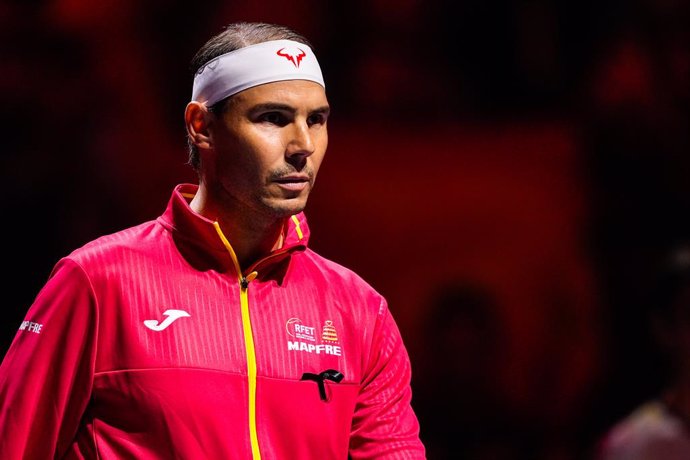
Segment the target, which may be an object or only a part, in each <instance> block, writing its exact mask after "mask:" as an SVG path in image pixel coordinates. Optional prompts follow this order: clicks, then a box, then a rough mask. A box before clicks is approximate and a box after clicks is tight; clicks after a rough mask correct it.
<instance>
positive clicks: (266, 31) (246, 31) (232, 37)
mask: <svg viewBox="0 0 690 460" xmlns="http://www.w3.org/2000/svg"><path fill="white" fill-rule="evenodd" d="M272 40H292V41H295V42H298V43H303V44H305V45H307V46H308V47H310V48H313V47H312V45H311V43H310V42H309V40H307V39H306V38H305V37H304V36H302V35H300V34H298V33H297V32H295V31H293V30H292V29H289V28H288V27H285V26H282V25H277V24H267V23H263V22H236V23H232V24H229V25H228V26H226V27H225V28H224V29H223V31H222V32H221V33H219V34H217V35H215V36H213V37H211V38H210V39H209V40H208V41H207V42H206V43H205V44H204V45H203V46H202V47H201V48H199V50H198V51H197V52H196V54H195V55H194V57H193V58H192V61H191V63H190V65H189V68H190V70H191V73H192V75H191V76H192V79H194V78H195V77H196V75H197V73H198V72H199V70H200V69H201V68H202V67H204V66H205V65H206V64H207V63H208V62H210V61H212V60H213V59H216V58H217V57H218V56H221V55H223V54H226V53H230V52H232V51H235V50H238V49H240V48H244V47H246V46H249V45H256V44H258V43H264V42H267V41H272ZM227 99H228V98H224V99H222V100H220V101H218V102H216V103H214V104H212V105H210V106H209V107H208V109H209V111H210V112H212V113H222V112H223V108H224V106H225V103H226V102H227ZM187 141H188V146H189V164H190V165H191V166H192V168H194V170H195V171H197V172H198V171H199V151H198V149H197V147H196V145H195V144H194V142H192V139H191V138H190V137H188V138H187Z"/></svg>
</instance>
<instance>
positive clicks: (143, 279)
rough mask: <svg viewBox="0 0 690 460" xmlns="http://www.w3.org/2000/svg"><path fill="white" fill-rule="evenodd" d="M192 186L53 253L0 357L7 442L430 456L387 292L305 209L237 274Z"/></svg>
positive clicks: (190, 455) (15, 446) (144, 452)
mask: <svg viewBox="0 0 690 460" xmlns="http://www.w3.org/2000/svg"><path fill="white" fill-rule="evenodd" d="M195 191H196V186H193V185H181V186H178V187H177V188H176V189H175V191H174V193H173V195H172V197H171V199H170V202H169V204H168V208H167V209H166V211H165V213H164V214H163V215H162V216H161V217H159V218H158V219H157V220H155V221H150V222H147V223H144V224H142V225H139V226H136V227H133V228H130V229H127V230H124V231H121V232H118V233H114V234H112V235H107V236H104V237H101V238H99V239H97V240H95V241H93V242H91V243H88V244H86V245H85V246H83V247H82V248H79V249H77V250H75V251H74V252H73V253H72V254H70V255H69V256H68V257H65V258H63V259H62V260H60V261H59V262H58V263H57V265H56V266H55V268H54V270H53V272H52V274H51V276H50V279H49V280H48V282H47V283H46V285H45V286H44V287H43V289H42V290H41V291H40V293H39V294H38V296H37V297H36V300H35V302H34V304H33V305H32V306H31V308H30V309H29V311H28V313H27V316H26V319H25V321H24V322H23V323H22V324H21V326H20V328H19V331H18V333H17V335H16V337H15V339H14V341H13V343H12V345H11V347H10V349H9V351H8V353H7V355H6V356H5V359H4V361H3V362H2V365H1V366H0V458H2V459H19V458H31V459H48V458H54V457H55V458H70V459H71V458H89V459H95V458H101V459H115V458H116V459H121V458H137V459H153V458H159V459H172V458H178V459H192V460H196V459H252V458H253V459H258V458H263V459H300V460H302V459H310V458H314V459H345V458H347V457H348V455H350V456H351V458H353V459H359V458H376V459H387V458H390V459H408V458H415V459H416V458H424V455H425V454H424V447H423V445H422V444H421V442H420V440H419V425H418V422H417V418H416V417H415V414H414V413H413V410H412V408H411V406H410V399H411V390H410V363H409V359H408V355H407V352H406V350H405V347H404V345H403V342H402V340H401V337H400V333H399V331H398V328H397V327H396V324H395V322H394V320H393V318H392V317H391V314H390V312H389V310H388V308H387V305H386V302H385V300H384V299H383V298H382V297H381V295H379V294H378V293H377V292H376V291H375V290H374V289H372V288H371V287H370V286H369V285H368V284H367V283H365V282H364V281H363V280H362V279H361V278H360V277H358V276H357V275H356V274H354V273H353V272H352V271H350V270H348V269H346V268H344V267H342V266H340V265H338V264H336V263H334V262H331V261H328V260H326V259H324V258H323V257H321V256H319V255H317V254H316V253H314V252H313V251H311V250H310V249H308V248H307V246H306V245H307V240H308V238H309V228H308V227H307V223H306V220H305V218H304V215H303V214H299V215H296V216H293V217H292V218H291V219H288V220H287V221H286V225H285V233H284V235H285V240H284V245H283V247H282V248H281V249H280V250H278V251H275V252H274V253H272V254H271V255H269V256H268V257H266V258H264V259H263V260H261V261H259V262H257V263H256V264H255V265H254V266H252V267H249V268H248V269H246V270H244V271H243V272H242V273H240V274H238V272H239V265H238V263H237V259H236V257H235V255H234V252H233V251H232V248H231V247H230V245H229V244H228V243H227V240H226V239H225V236H224V235H223V234H222V232H221V231H220V228H219V227H218V226H217V225H216V224H215V223H214V222H211V221H209V220H207V219H204V218H202V217H200V216H199V215H197V214H195V213H193V212H192V211H191V209H190V208H189V205H188V200H189V199H190V198H191V197H192V196H193V195H194V193H195Z"/></svg>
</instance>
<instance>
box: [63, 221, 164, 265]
mask: <svg viewBox="0 0 690 460" xmlns="http://www.w3.org/2000/svg"><path fill="white" fill-rule="evenodd" d="M163 230H164V229H163V227H162V226H161V225H160V224H159V223H158V221H157V220H150V221H147V222H143V223H141V224H138V225H134V226H131V227H127V228H124V229H121V230H118V231H115V232H112V233H108V234H104V235H101V236H99V237H97V238H95V239H93V240H91V241H89V242H87V243H85V244H84V245H82V246H80V247H78V248H76V249H74V250H73V251H72V252H71V253H70V254H69V255H68V256H67V257H66V258H68V259H72V260H73V261H75V262H77V263H79V264H80V265H84V264H86V265H89V264H91V263H93V262H94V261H95V262H97V263H100V262H102V261H103V260H107V259H112V258H113V257H114V256H115V255H116V254H121V255H124V254H127V253H129V252H132V251H137V252H141V251H145V250H146V248H147V247H154V246H155V245H152V244H151V243H153V242H154V241H155V240H157V239H159V238H160V232H162V231H163Z"/></svg>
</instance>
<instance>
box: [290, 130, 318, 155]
mask: <svg viewBox="0 0 690 460" xmlns="http://www.w3.org/2000/svg"><path fill="white" fill-rule="evenodd" d="M314 148H315V147H314V139H312V136H311V132H310V130H309V125H308V124H307V123H306V122H295V123H293V124H292V129H291V130H290V140H289V142H288V144H287V149H286V152H285V153H286V155H287V156H288V157H293V156H302V157H308V156H309V155H311V154H312V153H314Z"/></svg>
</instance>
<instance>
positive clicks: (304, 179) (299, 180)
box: [273, 175, 310, 191]
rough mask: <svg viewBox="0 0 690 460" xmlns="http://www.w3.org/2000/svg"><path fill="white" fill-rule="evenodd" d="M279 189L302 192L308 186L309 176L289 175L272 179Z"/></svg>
mask: <svg viewBox="0 0 690 460" xmlns="http://www.w3.org/2000/svg"><path fill="white" fill-rule="evenodd" d="M273 182H275V183H277V184H278V185H279V186H280V187H281V188H284V189H287V190H295V191H299V190H303V189H305V188H306V187H307V186H308V185H309V182H310V181H309V176H307V175H289V176H283V177H279V178H277V179H274V180H273Z"/></svg>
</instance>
